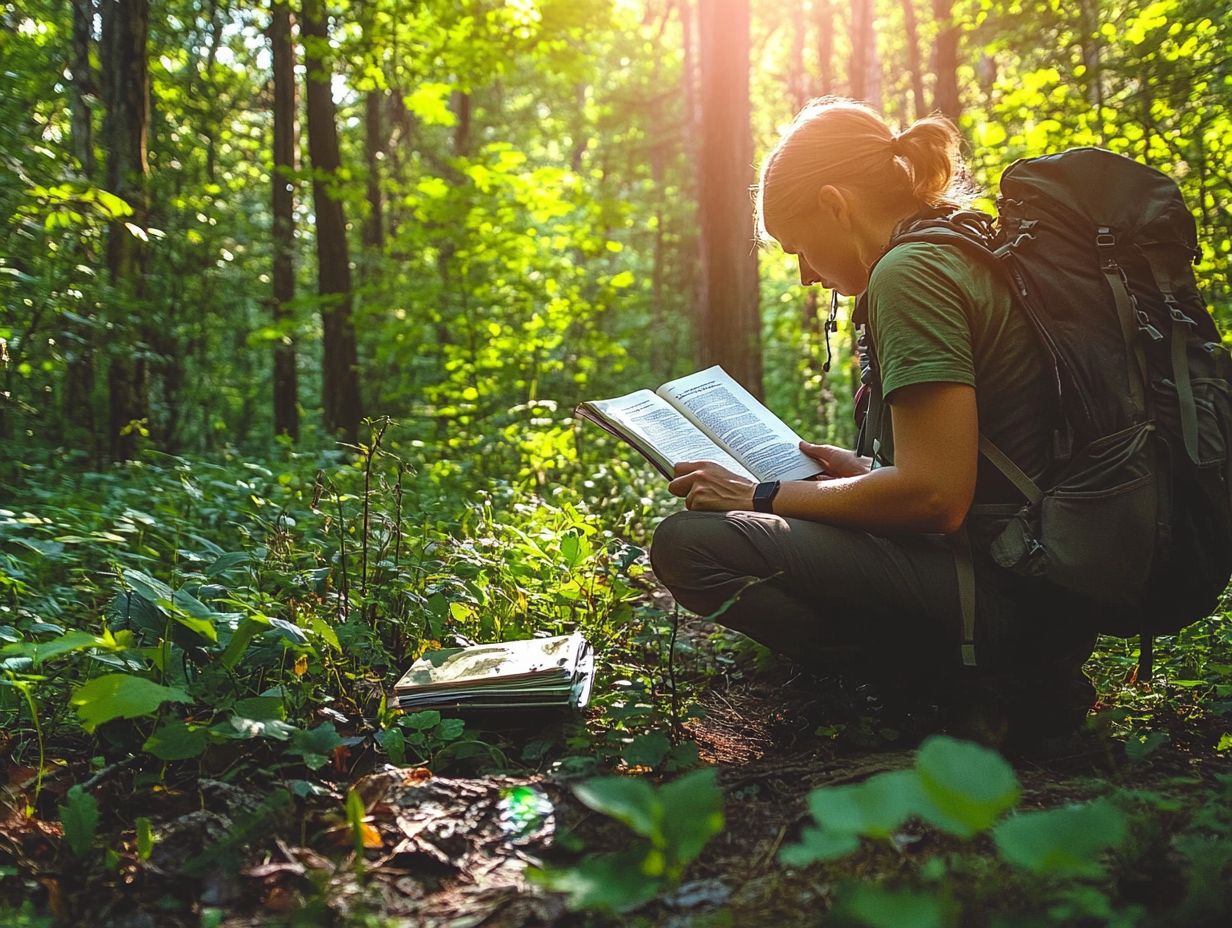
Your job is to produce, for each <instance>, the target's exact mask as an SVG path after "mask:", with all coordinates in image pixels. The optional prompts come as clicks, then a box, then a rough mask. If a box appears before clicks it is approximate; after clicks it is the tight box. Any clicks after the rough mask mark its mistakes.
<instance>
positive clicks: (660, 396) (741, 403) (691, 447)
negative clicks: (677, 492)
mask: <svg viewBox="0 0 1232 928" xmlns="http://www.w3.org/2000/svg"><path fill="white" fill-rule="evenodd" d="M574 414H575V415H578V416H581V417H582V418H583V419H589V420H590V421H591V422H594V423H595V424H596V425H598V426H599V427H600V428H602V429H604V430H606V431H608V432H611V433H612V434H613V435H615V436H616V437H617V438H619V439H621V440H622V441H625V442H627V443H628V444H630V445H632V446H633V447H634V448H635V449H636V450H637V451H639V452H641V454H642V457H644V458H646V460H648V461H649V462H650V463H651V464H653V465H654V466H655V467H657V468H658V469H659V472H660V473H661V474H663V476H664V477H667V478H668V479H669V480H670V479H672V477H673V476H675V475H674V474H673V473H672V465H673V464H675V463H676V462H677V461H714V462H715V463H716V464H721V465H722V466H723V467H726V468H727V469H728V470H730V471H732V472H733V473H735V474H739V475H740V476H742V477H748V478H749V479H750V480H758V481H761V480H807V479H808V478H809V477H815V476H816V475H817V474H820V473H822V468H821V467H820V466H819V465H818V463H817V462H816V461H814V460H813V459H812V458H810V457H808V456H807V455H805V454H804V453H803V452H802V451H801V450H800V447H799V445H800V436H798V435H797V434H796V433H795V432H793V431H792V430H791V429H790V428H788V426H787V424H786V423H784V422H783V420H782V419H780V418H779V417H778V416H776V415H775V414H774V413H772V412H771V411H770V410H768V409H767V408H766V407H765V406H763V405H762V404H761V403H759V402H758V401H757V400H756V399H755V398H754V397H753V395H752V394H751V393H749V391H748V390H746V389H744V387H742V386H740V384H738V383H736V381H734V380H733V379H732V378H731V376H730V375H728V373H727V372H726V371H724V370H723V368H721V367H718V366H717V365H716V366H715V367H710V368H707V369H706V370H704V371H698V372H697V373H696V374H690V375H689V376H688V377H681V378H680V379H679V380H673V381H670V382H669V383H665V384H664V385H663V386H661V387H659V389H658V390H656V391H655V392H654V393H651V392H650V391H649V390H638V391H637V392H636V393H630V394H629V395H628V396H621V397H617V398H616V399H614V400H590V401H588V402H585V403H582V404H580V405H579V406H578V407H577V409H575V410H574Z"/></svg>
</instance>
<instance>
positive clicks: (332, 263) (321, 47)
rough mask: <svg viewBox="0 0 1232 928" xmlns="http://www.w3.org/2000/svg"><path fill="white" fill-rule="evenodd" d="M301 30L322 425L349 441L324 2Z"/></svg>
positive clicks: (351, 427)
mask: <svg viewBox="0 0 1232 928" xmlns="http://www.w3.org/2000/svg"><path fill="white" fill-rule="evenodd" d="M301 31H302V34H303V38H304V61H305V64H306V67H307V72H308V74H307V94H306V96H307V100H308V156H309V158H310V159H311V161H312V205H313V210H314V212H315V214H316V242H317V292H318V294H319V295H320V297H321V323H322V329H323V333H322V334H323V341H324V345H323V352H322V359H323V360H322V365H323V370H322V387H323V394H324V395H323V397H322V399H323V402H324V406H325V427H326V429H328V430H329V431H330V432H332V433H335V434H340V435H341V436H342V438H343V440H345V441H348V442H354V441H356V440H357V438H358V437H359V422H360V419H361V418H362V417H363V411H362V407H361V405H360V396H359V370H358V368H359V359H358V351H357V349H356V347H355V327H354V323H353V322H352V319H351V263H350V261H351V258H350V251H349V249H348V247H347V236H346V217H345V215H344V214H343V210H342V200H341V199H340V198H339V197H338V195H337V193H336V192H335V191H334V190H333V189H331V188H333V187H335V186H336V185H337V184H338V167H339V164H340V161H341V159H340V157H339V154H338V124H337V114H336V112H335V109H334V98H333V94H332V92H331V89H330V71H329V63H328V58H327V56H328V53H329V36H328V27H327V23H326V13H325V4H324V0H304V6H303V18H302V20H301Z"/></svg>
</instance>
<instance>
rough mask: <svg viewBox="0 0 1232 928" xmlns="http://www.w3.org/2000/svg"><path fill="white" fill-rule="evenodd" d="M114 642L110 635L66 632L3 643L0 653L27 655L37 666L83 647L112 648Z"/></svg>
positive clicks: (113, 647)
mask: <svg viewBox="0 0 1232 928" xmlns="http://www.w3.org/2000/svg"><path fill="white" fill-rule="evenodd" d="M115 644H116V641H115V639H114V638H112V637H111V636H110V635H108V636H106V637H104V636H102V635H91V634H90V633H89V632H67V633H66V634H64V635H61V636H60V637H59V638H53V639H52V640H51V641H23V642H18V643H17V644H9V645H5V646H4V647H3V648H0V655H5V656H9V655H14V656H17V655H20V656H22V657H28V658H30V662H31V664H32V665H33V666H35V667H37V666H39V664H41V663H43V661H48V660H51V659H52V658H53V657H59V656H60V655H61V654H68V653H70V652H72V651H81V650H83V649H84V648H105V649H107V650H114V649H115Z"/></svg>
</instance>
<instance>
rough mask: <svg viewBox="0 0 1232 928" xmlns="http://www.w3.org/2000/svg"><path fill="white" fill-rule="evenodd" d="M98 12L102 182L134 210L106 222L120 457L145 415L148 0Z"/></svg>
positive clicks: (111, 373) (112, 408) (129, 449)
mask: <svg viewBox="0 0 1232 928" xmlns="http://www.w3.org/2000/svg"><path fill="white" fill-rule="evenodd" d="M100 12H101V14H102V17H101V18H102V55H101V59H102V73H103V84H104V99H105V103H106V115H105V117H104V119H103V138H104V143H105V148H106V152H107V185H108V187H110V189H111V190H112V192H114V193H115V194H116V195H117V196H119V197H121V198H123V199H124V200H125V201H126V202H127V203H128V205H129V206H130V207H132V210H133V214H132V215H131V216H130V217H128V220H127V223H114V224H113V225H112V228H111V230H110V234H109V235H108V239H107V267H108V270H109V272H110V275H111V283H112V286H113V287H114V289H115V291H116V292H117V293H118V294H121V295H122V297H123V303H124V306H125V317H124V318H123V319H115V320H113V321H115V322H116V323H119V325H117V329H118V331H120V332H123V333H125V337H124V338H123V340H122V341H121V342H120V343H118V344H116V345H115V346H114V347H113V348H112V351H111V358H110V363H109V365H108V369H107V390H108V399H109V402H108V406H109V413H110V422H109V438H110V450H111V457H112V459H113V460H117V461H122V460H128V459H129V458H131V457H133V455H134V454H135V453H136V450H137V436H138V434H139V431H138V430H139V428H140V427H141V423H142V422H143V420H145V419H147V416H148V403H147V396H146V393H147V370H146V361H145V354H146V352H145V351H144V350H143V348H142V346H141V344H140V340H141V336H142V332H141V325H140V322H141V311H142V304H143V300H144V297H145V292H144V290H145V288H144V276H145V261H146V249H145V243H144V241H143V240H142V238H141V237H139V236H140V235H142V234H143V230H144V229H145V227H146V224H147V217H148V214H149V202H148V194H147V192H146V177H147V175H148V173H149V167H148V164H147V161H146V133H147V127H148V125H149V118H150V84H149V67H148V61H147V50H146V45H147V41H148V37H149V28H150V23H149V0H122V2H121V0H102V3H101V6H100ZM130 226H131V229H130ZM133 230H137V231H136V234H135V233H134V231H133Z"/></svg>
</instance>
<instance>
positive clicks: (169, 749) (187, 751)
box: [142, 720, 209, 760]
mask: <svg viewBox="0 0 1232 928" xmlns="http://www.w3.org/2000/svg"><path fill="white" fill-rule="evenodd" d="M208 742H209V736H208V735H207V734H206V732H205V729H204V728H200V727H197V726H195V725H189V724H188V723H187V722H185V721H182V720H176V721H174V722H168V723H167V724H166V725H163V726H162V727H161V728H159V729H158V730H157V731H155V732H154V733H153V734H152V735H150V737H149V738H147V739H146V741H145V744H144V745H142V747H143V748H144V749H145V750H146V751H148V752H149V753H151V754H153V755H154V756H155V757H157V758H159V759H161V760H187V759H188V758H190V757H199V756H200V755H201V754H203V753H204V752H205V747H206V744H208Z"/></svg>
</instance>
